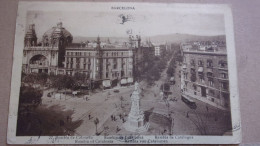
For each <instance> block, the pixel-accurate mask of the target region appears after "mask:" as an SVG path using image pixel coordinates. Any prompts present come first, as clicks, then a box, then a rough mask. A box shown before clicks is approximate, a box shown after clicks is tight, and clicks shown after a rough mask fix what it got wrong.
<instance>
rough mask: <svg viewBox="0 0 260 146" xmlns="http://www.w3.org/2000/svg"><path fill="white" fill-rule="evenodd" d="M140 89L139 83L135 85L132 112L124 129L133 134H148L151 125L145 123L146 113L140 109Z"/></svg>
mask: <svg viewBox="0 0 260 146" xmlns="http://www.w3.org/2000/svg"><path fill="white" fill-rule="evenodd" d="M139 94H140V89H139V86H138V83H135V90H134V92H133V93H132V96H131V101H132V105H131V110H130V113H129V115H128V118H127V121H126V123H125V124H124V128H125V129H126V130H127V131H131V132H137V133H141V132H146V131H147V130H148V128H149V123H148V122H146V123H145V121H144V112H143V111H142V110H141V109H140V96H139Z"/></svg>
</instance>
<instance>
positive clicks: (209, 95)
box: [181, 44, 230, 109]
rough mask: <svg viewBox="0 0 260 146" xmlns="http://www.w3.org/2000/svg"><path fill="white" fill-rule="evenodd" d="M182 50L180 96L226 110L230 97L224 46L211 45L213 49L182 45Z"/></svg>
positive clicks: (210, 47)
mask: <svg viewBox="0 0 260 146" xmlns="http://www.w3.org/2000/svg"><path fill="white" fill-rule="evenodd" d="M181 49H182V54H183V65H182V71H181V89H182V93H183V95H184V96H189V97H193V98H196V99H199V100H201V101H204V102H206V103H209V104H211V105H214V106H216V107H220V108H224V109H229V106H230V100H229V95H230V94H229V79H228V64H227V53H226V47H225V44H224V45H223V44H222V45H221V44H219V45H214V47H212V46H208V47H204V46H202V47H201V46H198V45H191V44H182V45H181Z"/></svg>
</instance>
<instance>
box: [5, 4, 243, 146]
mask: <svg viewBox="0 0 260 146" xmlns="http://www.w3.org/2000/svg"><path fill="white" fill-rule="evenodd" d="M16 26H17V28H16V29H17V30H16V38H15V51H14V58H15V59H16V60H15V61H14V64H13V68H15V70H13V75H12V91H11V102H10V111H9V112H10V113H9V130H8V136H9V139H8V142H9V143H21V144H22V143H25V144H50V143H54V144H62V143H73V144H113V143H114V144H117V143H123V144H124V143H130V144H131V143H133V144H136V143H139V144H140V143H142V144H171V143H191V142H194V143H219V142H220V141H218V140H223V142H221V143H238V142H239V138H240V117H239V99H238V94H237V92H238V91H237V81H236V63H235V60H234V59H235V55H234V52H235V50H234V49H235V48H234V44H233V33H232V32H233V30H232V29H233V26H232V14H231V11H230V8H229V7H228V6H226V5H192V4H191V5H189V4H160V3H158V4H155V3H154V4H153V3H94V2H92V3H91V2H20V4H19V9H18V17H17V25H16ZM231 97H232V98H231ZM206 138H208V140H207V139H206ZM214 138H216V139H214ZM196 141H197V142H196Z"/></svg>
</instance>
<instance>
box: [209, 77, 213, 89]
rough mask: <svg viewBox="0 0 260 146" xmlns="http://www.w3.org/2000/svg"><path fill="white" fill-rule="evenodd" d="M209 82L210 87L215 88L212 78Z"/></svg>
mask: <svg viewBox="0 0 260 146" xmlns="http://www.w3.org/2000/svg"><path fill="white" fill-rule="evenodd" d="M208 81H209V86H211V87H213V86H214V81H213V79H212V78H208Z"/></svg>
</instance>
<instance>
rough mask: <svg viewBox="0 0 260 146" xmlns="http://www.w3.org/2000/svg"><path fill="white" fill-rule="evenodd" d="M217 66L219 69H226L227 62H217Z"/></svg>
mask: <svg viewBox="0 0 260 146" xmlns="http://www.w3.org/2000/svg"><path fill="white" fill-rule="evenodd" d="M218 65H219V67H221V68H226V67H227V61H224V60H220V61H219V62H218Z"/></svg>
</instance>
